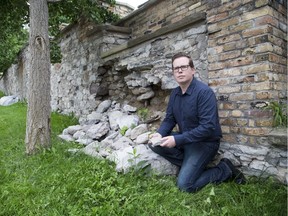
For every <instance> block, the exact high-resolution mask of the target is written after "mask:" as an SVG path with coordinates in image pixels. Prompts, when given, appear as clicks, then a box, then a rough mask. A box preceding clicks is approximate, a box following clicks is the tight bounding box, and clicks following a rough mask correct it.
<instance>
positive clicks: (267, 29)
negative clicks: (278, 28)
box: [242, 25, 273, 38]
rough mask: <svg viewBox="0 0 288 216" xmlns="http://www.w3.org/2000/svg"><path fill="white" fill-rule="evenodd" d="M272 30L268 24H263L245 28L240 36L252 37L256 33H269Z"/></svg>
mask: <svg viewBox="0 0 288 216" xmlns="http://www.w3.org/2000/svg"><path fill="white" fill-rule="evenodd" d="M272 32H273V27H272V26H270V25H265V26H259V27H255V28H252V29H247V30H244V31H242V36H243V37H244V38H247V37H249V38H250V37H253V36H257V35H263V34H268V33H269V34H271V33H272Z"/></svg>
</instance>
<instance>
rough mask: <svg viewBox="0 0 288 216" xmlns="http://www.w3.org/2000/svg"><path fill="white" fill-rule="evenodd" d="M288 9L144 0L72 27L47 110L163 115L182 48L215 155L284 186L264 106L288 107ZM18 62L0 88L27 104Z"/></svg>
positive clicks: (283, 165) (280, 147)
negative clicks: (211, 116) (203, 99)
mask: <svg viewBox="0 0 288 216" xmlns="http://www.w3.org/2000/svg"><path fill="white" fill-rule="evenodd" d="M286 8H287V1H284V0H277V1H269V0H256V1H255V0H222V1H220V0H215V1H207V0H189V1H187V0H165V1H164V0H150V1H148V2H147V3H146V4H144V5H143V6H142V7H141V8H139V9H138V10H136V11H134V12H132V13H131V14H130V15H128V16H126V17H124V18H123V19H121V20H120V21H119V22H118V23H116V24H114V25H108V24H106V25H100V26H99V25H95V24H93V23H82V22H79V23H78V24H74V25H70V26H68V27H66V28H65V29H64V30H63V37H62V39H61V42H60V46H61V51H62V54H63V59H62V62H61V64H55V65H53V66H52V77H51V86H52V89H51V96H52V101H51V106H52V109H53V110H58V111H60V112H62V113H67V114H68V113H74V114H76V115H78V116H82V115H88V114H90V113H91V112H92V111H95V110H96V109H97V107H98V105H99V104H100V103H101V102H102V101H104V100H106V99H111V100H113V101H118V102H121V103H122V104H130V105H133V106H135V107H138V108H141V107H147V108H148V109H150V110H159V111H161V112H165V107H166V104H167V96H168V95H169V92H170V91H171V89H172V88H174V87H175V86H176V83H175V82H174V80H173V77H172V73H171V57H172V55H173V54H174V53H176V52H179V51H184V52H187V53H188V54H190V55H191V56H192V58H193V59H194V62H195V67H196V71H197V74H196V77H198V78H199V79H200V80H202V81H203V82H205V83H207V84H209V85H210V86H211V87H212V88H213V90H214V91H215V93H216V96H217V98H218V105H219V114H220V121H221V128H222V130H223V139H222V145H221V149H220V151H219V154H221V155H225V156H227V157H229V158H231V159H232V160H233V161H234V163H236V164H239V165H242V170H243V171H244V172H245V173H246V174H249V175H257V176H266V175H273V176H276V177H277V178H278V179H280V180H281V181H282V182H287V177H288V174H287V139H286V137H285V136H284V139H283V136H282V138H279V136H278V135H276V133H271V131H272V129H273V128H272V113H271V112H269V111H267V110H266V111H264V110H263V109H262V107H263V106H262V105H264V106H265V104H267V103H268V102H270V101H284V102H286V103H287V86H286V85H287V83H286V81H287V68H286V65H287V49H286V48H287V25H286V24H287V9H286ZM21 62H22V63H21V64H22V66H19V65H18V66H12V67H11V69H10V70H12V71H13V72H9V73H7V76H6V77H4V79H2V80H1V81H0V89H1V90H3V91H4V92H6V94H13V95H14V94H15V95H18V94H21V95H22V98H25V94H26V90H25V85H23V81H21V82H20V81H19V78H17V77H20V72H19V69H18V68H22V69H21V71H22V74H23V75H21V76H22V80H25V76H26V74H27V73H28V70H27V67H26V66H25V61H21ZM13 74H14V75H13ZM12 80H13V81H12ZM17 80H18V81H17ZM17 83H22V87H21V86H17V87H16V85H17ZM24 83H25V82H24ZM21 89H23V90H22V91H21ZM20 92H21V93H20ZM286 136H287V135H286ZM275 142H276V143H275Z"/></svg>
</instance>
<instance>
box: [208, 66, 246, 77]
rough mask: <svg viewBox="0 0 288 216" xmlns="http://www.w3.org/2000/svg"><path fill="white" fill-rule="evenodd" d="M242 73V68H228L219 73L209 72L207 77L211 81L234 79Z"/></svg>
mask: <svg viewBox="0 0 288 216" xmlns="http://www.w3.org/2000/svg"><path fill="white" fill-rule="evenodd" d="M242 71H243V70H242V68H228V69H223V70H219V71H209V72H208V76H209V78H211V79H213V78H227V77H234V76H239V75H241V73H242Z"/></svg>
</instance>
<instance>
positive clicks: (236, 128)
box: [230, 126, 241, 134]
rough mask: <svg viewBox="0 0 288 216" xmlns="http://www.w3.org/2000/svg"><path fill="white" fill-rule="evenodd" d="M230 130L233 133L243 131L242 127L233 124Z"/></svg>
mask: <svg viewBox="0 0 288 216" xmlns="http://www.w3.org/2000/svg"><path fill="white" fill-rule="evenodd" d="M230 131H231V133H235V134H239V133H240V132H241V128H240V127H237V126H231V127H230Z"/></svg>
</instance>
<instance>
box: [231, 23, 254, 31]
mask: <svg viewBox="0 0 288 216" xmlns="http://www.w3.org/2000/svg"><path fill="white" fill-rule="evenodd" d="M253 26H254V22H253V21H252V20H249V21H247V22H243V23H238V24H236V25H233V26H230V27H229V32H230V33H231V34H232V33H234V32H238V31H243V30H245V29H250V28H252V27H253Z"/></svg>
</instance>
